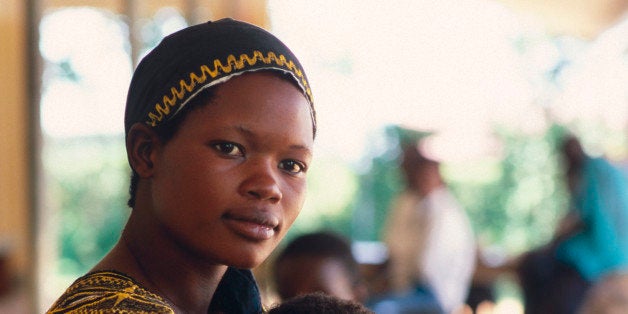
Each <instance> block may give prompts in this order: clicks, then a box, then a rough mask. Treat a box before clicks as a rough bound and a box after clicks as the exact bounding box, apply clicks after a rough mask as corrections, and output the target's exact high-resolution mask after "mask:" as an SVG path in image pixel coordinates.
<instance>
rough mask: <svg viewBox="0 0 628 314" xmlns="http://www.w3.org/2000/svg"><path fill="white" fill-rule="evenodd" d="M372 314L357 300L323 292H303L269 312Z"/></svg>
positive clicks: (282, 313) (273, 313)
mask: <svg viewBox="0 0 628 314" xmlns="http://www.w3.org/2000/svg"><path fill="white" fill-rule="evenodd" d="M290 313H299V314H319V313H327V314H348V313H351V314H372V313H373V311H371V310H369V309H368V308H367V307H365V306H364V305H362V304H361V303H358V302H357V301H351V300H345V299H340V298H338V297H334V296H330V295H328V294H325V293H322V292H314V293H309V294H303V295H300V296H297V297H294V298H292V299H289V300H286V301H284V302H283V303H280V304H278V305H276V306H274V307H272V308H271V309H270V310H269V311H268V314H290Z"/></svg>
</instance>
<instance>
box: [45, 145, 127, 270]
mask: <svg viewBox="0 0 628 314" xmlns="http://www.w3.org/2000/svg"><path fill="white" fill-rule="evenodd" d="M45 143H46V146H45V147H44V160H43V162H44V167H45V169H47V178H46V179H47V186H48V189H47V193H48V194H47V197H46V198H47V201H48V202H49V205H50V206H51V207H53V208H57V209H59V212H58V217H57V218H58V221H59V224H58V236H57V239H58V246H59V255H60V256H59V264H58V267H59V271H60V272H61V273H63V274H82V273H84V272H86V271H87V270H89V269H90V268H91V267H92V266H94V265H95V264H96V263H97V262H98V261H99V260H100V259H101V258H102V257H103V256H104V255H105V253H106V252H108V251H109V250H110V249H111V247H113V245H114V244H115V243H116V241H117V240H118V238H119V236H120V231H121V230H122V227H123V226H124V222H125V221H126V219H127V217H128V214H129V209H128V208H127V206H126V200H127V198H128V192H127V190H128V181H129V180H128V177H129V174H130V170H128V164H127V162H126V153H125V151H124V144H123V143H124V138H123V137H121V136H116V137H107V136H99V137H89V138H83V137H82V138H66V139H52V138H49V139H46V141H45Z"/></svg>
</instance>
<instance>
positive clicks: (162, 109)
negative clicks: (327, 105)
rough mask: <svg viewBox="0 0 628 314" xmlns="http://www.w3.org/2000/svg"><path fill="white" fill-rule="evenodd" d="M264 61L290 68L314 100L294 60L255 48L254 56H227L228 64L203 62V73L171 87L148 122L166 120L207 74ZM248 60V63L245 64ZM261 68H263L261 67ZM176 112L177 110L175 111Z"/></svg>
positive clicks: (152, 124) (204, 79)
mask: <svg viewBox="0 0 628 314" xmlns="http://www.w3.org/2000/svg"><path fill="white" fill-rule="evenodd" d="M258 60H259V61H262V62H263V63H265V64H272V63H273V61H274V63H275V64H276V65H278V66H280V67H284V68H286V69H288V70H289V71H290V72H291V73H292V74H294V75H296V76H297V77H298V78H299V79H300V80H301V86H302V87H303V88H304V89H305V93H306V94H307V98H308V100H309V101H310V103H311V102H312V92H311V90H310V86H309V84H308V82H307V80H306V79H305V77H304V76H303V72H302V71H301V70H300V69H299V68H297V67H296V65H295V64H294V62H292V60H286V57H285V56H284V55H282V54H280V55H279V57H277V55H276V54H275V53H274V52H272V51H270V52H268V55H267V56H264V54H263V53H262V52H261V51H258V50H254V51H253V54H252V57H249V56H248V55H247V54H245V53H243V54H241V55H240V58H239V59H237V58H236V57H235V56H234V55H232V54H230V55H229V56H227V64H226V65H223V64H222V63H221V62H220V60H219V59H214V62H213V63H214V69H213V70H212V69H210V68H209V66H207V65H206V64H203V65H201V66H200V72H201V75H200V76H198V75H196V73H194V72H190V73H189V74H188V76H189V83H188V82H186V81H185V79H182V80H180V81H179V86H178V87H179V89H177V86H173V87H171V88H170V95H167V94H166V95H164V96H163V98H162V102H161V103H156V104H155V108H154V110H153V111H149V112H148V120H147V121H146V123H147V124H148V125H150V126H153V127H154V126H156V125H157V124H159V122H161V121H162V120H164V118H165V117H166V116H168V115H169V114H171V112H172V111H171V110H170V107H174V106H176V105H177V103H178V102H179V101H180V100H182V99H183V98H184V97H185V96H186V94H187V93H192V91H194V89H195V88H196V87H197V86H199V85H201V84H203V83H205V81H207V76H208V75H209V76H210V77H211V78H212V79H214V78H216V77H217V76H219V75H220V74H221V72H222V73H224V74H229V73H231V72H232V71H234V68H235V70H241V69H243V68H245V67H246V64H248V66H254V65H255V64H256V63H257V61H258ZM245 62H246V64H245ZM260 70H261V69H260ZM174 112H175V113H176V111H174Z"/></svg>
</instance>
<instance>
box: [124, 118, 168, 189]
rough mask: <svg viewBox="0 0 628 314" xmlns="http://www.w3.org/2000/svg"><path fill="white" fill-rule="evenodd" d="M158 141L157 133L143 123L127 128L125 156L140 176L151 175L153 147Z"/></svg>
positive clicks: (154, 147) (153, 155)
mask: <svg viewBox="0 0 628 314" xmlns="http://www.w3.org/2000/svg"><path fill="white" fill-rule="evenodd" d="M160 143H161V141H160V140H159V137H158V136H157V133H155V131H154V130H153V129H152V128H151V127H150V126H148V125H146V124H144V123H136V124H134V125H132V126H131V129H129V133H128V134H127V136H126V152H127V158H128V159H129V164H130V165H131V168H132V169H133V170H135V172H137V174H139V176H140V178H148V177H151V176H152V175H153V164H154V158H155V152H156V150H155V149H156V148H157V146H158V145H160Z"/></svg>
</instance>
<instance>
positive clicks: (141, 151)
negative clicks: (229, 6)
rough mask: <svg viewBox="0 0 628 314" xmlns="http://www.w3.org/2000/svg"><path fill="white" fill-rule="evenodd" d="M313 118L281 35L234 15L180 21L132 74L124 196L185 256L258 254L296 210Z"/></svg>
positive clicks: (221, 259)
mask: <svg viewBox="0 0 628 314" xmlns="http://www.w3.org/2000/svg"><path fill="white" fill-rule="evenodd" d="M315 129H316V123H315V115H314V109H313V107H312V97H311V92H310V87H309V83H308V81H307V78H306V76H305V73H304V72H303V69H302V67H301V65H300V63H299V61H298V60H297V59H296V57H295V56H294V55H293V54H292V52H290V50H289V49H288V48H287V47H286V46H285V45H284V44H283V43H281V41H279V40H278V39H277V38H276V37H274V36H273V35H271V34H270V33H268V32H266V31H264V30H263V29H261V28H258V27H256V26H253V25H250V24H246V23H243V22H238V21H234V20H231V19H224V20H220V21H216V22H209V23H205V24H200V25H196V26H192V27H189V28H186V29H184V30H182V31H179V32H176V33H174V34H172V35H170V36H168V37H166V38H165V39H164V40H163V41H162V42H161V43H160V44H159V45H158V46H157V47H156V48H155V49H154V50H153V51H151V52H150V53H149V54H148V55H147V56H146V57H145V58H144V59H143V60H142V61H141V62H140V64H139V66H138V68H137V70H136V71H135V73H134V75H133V79H132V81H131V86H130V89H129V94H128V98H127V107H126V113H125V130H126V139H127V155H128V159H129V163H130V165H131V168H132V171H133V178H132V183H131V189H130V192H131V199H130V200H129V205H130V206H131V207H133V214H134V215H136V216H138V217H141V219H143V220H142V221H143V223H144V224H146V227H147V228H149V230H150V232H153V233H158V236H162V237H164V238H165V239H167V240H168V241H172V242H174V243H176V246H177V247H180V248H181V249H182V250H184V251H186V252H187V253H186V254H188V253H189V255H190V256H191V257H192V258H198V259H200V260H203V261H207V262H209V263H215V264H219V265H230V266H236V267H241V268H250V267H254V266H257V265H258V264H259V263H261V261H263V260H264V259H265V258H266V257H267V256H268V255H269V254H270V252H271V251H272V250H273V249H274V248H275V246H276V245H277V244H278V243H279V241H280V240H281V238H283V236H284V235H285V233H286V232H287V230H288V229H289V227H290V226H291V225H292V222H293V221H294V220H295V219H296V217H297V215H298V213H299V212H300V209H301V207H302V204H303V202H304V197H305V188H306V181H305V174H306V171H307V168H308V165H309V163H310V161H311V155H312V146H313V140H314V135H315ZM147 236H155V234H151V233H147Z"/></svg>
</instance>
